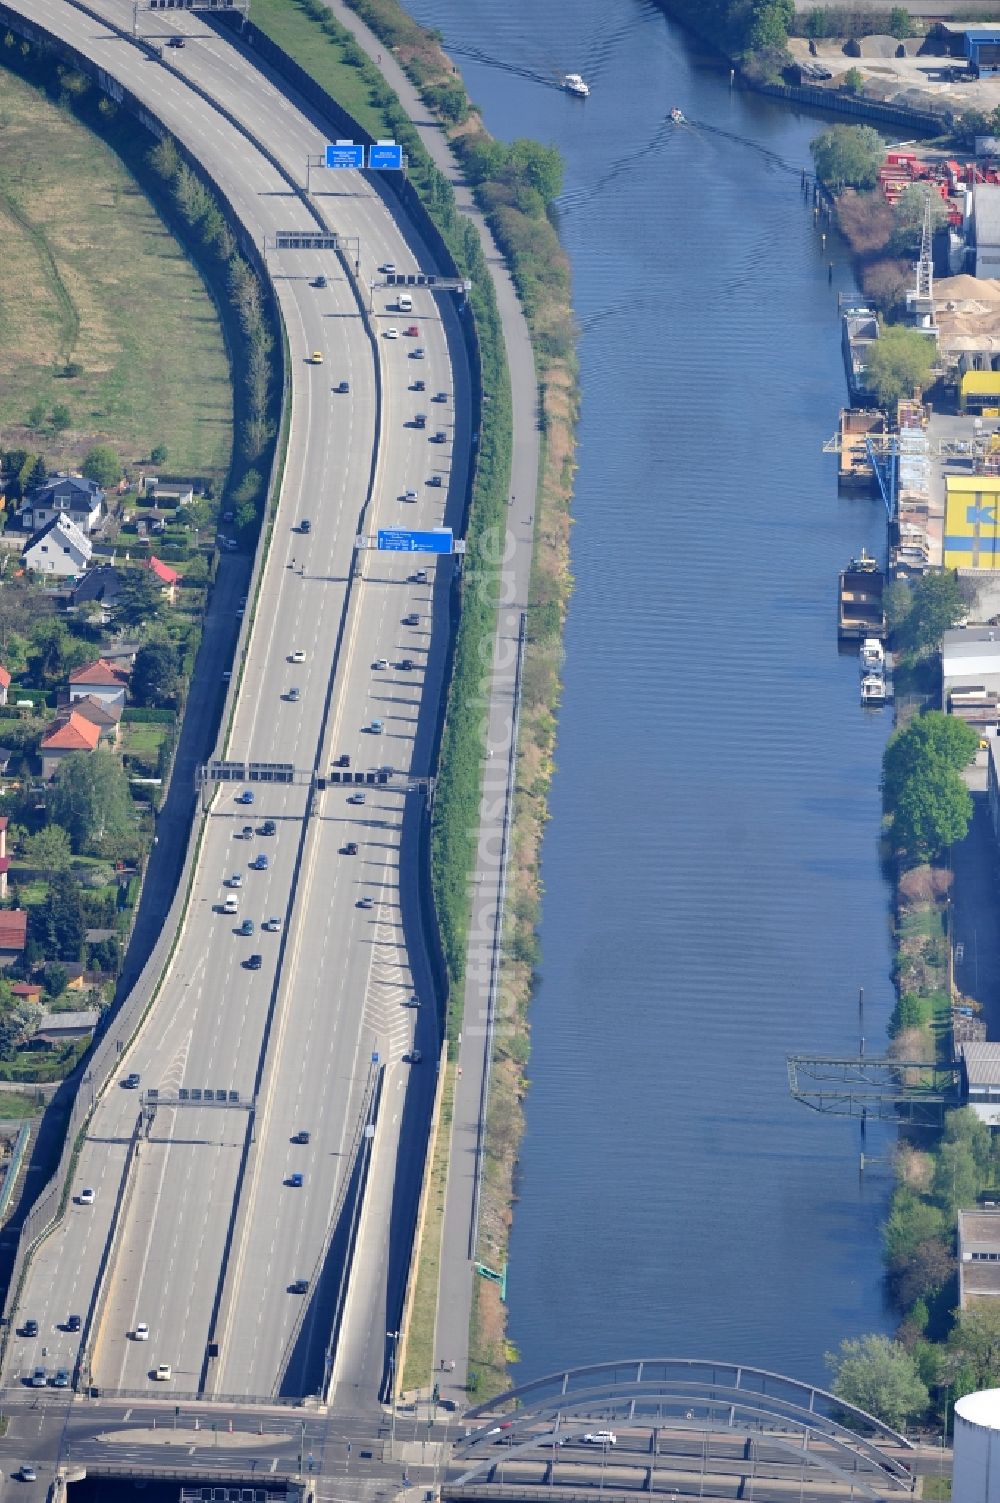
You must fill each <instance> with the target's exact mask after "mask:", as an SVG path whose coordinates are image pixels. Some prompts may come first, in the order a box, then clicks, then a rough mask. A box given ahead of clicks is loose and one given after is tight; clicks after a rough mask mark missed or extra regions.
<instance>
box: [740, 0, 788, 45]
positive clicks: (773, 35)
mask: <svg viewBox="0 0 1000 1503" xmlns="http://www.w3.org/2000/svg"><path fill="white" fill-rule="evenodd" d="M753 9H754V15H753V19H752V20H751V22H750V25H749V27H748V29H747V46H748V47H749V48H750V49H751V50H752V51H754V52H758V51H760V50H761V49H762V48H764V47H779V48H781V47H784V46H785V45H786V43H787V41H788V28H789V27H790V26H791V24H792V22H793V20H794V19H795V3H794V0H754V6H753Z"/></svg>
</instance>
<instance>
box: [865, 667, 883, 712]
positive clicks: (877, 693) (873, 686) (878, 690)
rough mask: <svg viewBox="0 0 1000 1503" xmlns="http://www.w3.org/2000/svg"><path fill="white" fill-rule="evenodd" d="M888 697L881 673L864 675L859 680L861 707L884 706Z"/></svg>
mask: <svg viewBox="0 0 1000 1503" xmlns="http://www.w3.org/2000/svg"><path fill="white" fill-rule="evenodd" d="M888 697H889V696H888V690H887V689H886V684H885V679H884V678H883V677H882V675H881V673H866V674H865V676H864V678H863V679H862V680H861V703H862V704H863V705H884V704H885V702H886V700H887V699H888Z"/></svg>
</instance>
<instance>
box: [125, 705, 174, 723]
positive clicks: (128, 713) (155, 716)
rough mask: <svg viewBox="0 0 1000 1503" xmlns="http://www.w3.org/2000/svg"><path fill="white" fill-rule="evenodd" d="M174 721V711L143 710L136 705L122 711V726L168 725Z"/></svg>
mask: <svg viewBox="0 0 1000 1503" xmlns="http://www.w3.org/2000/svg"><path fill="white" fill-rule="evenodd" d="M176 719H177V711H176V710H145V709H143V708H142V707H141V706H139V705H136V706H135V708H134V709H131V708H130V709H128V710H123V711H122V724H123V725H170V724H171V723H172V722H173V721H174V720H176Z"/></svg>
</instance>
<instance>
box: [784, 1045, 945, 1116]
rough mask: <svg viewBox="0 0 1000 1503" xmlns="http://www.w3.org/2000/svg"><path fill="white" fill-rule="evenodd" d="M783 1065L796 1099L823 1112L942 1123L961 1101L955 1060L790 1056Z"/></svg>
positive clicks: (833, 1114) (828, 1114)
mask: <svg viewBox="0 0 1000 1503" xmlns="http://www.w3.org/2000/svg"><path fill="white" fill-rule="evenodd" d="M786 1063H787V1068H788V1088H789V1090H790V1091H791V1093H792V1095H793V1096H794V1097H795V1100H796V1101H800V1102H801V1103H802V1104H803V1106H808V1107H811V1108H812V1109H813V1111H816V1112H822V1113H824V1114H826V1115H827V1116H833V1117H857V1118H860V1120H861V1121H862V1122H865V1121H872V1122H894V1123H897V1124H899V1125H901V1126H909V1127H940V1126H941V1125H942V1122H943V1120H944V1113H945V1112H946V1111H950V1110H951V1109H952V1108H953V1107H956V1106H959V1105H960V1104H961V1094H962V1093H961V1072H960V1070H959V1067H958V1065H957V1064H953V1065H940V1064H937V1063H935V1062H933V1061H929V1060H910V1059H865V1058H863V1057H861V1058H854V1059H850V1058H846V1057H840V1056H836V1055H827V1054H790V1055H789V1056H788V1058H787V1061H786Z"/></svg>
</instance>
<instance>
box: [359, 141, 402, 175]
mask: <svg viewBox="0 0 1000 1503" xmlns="http://www.w3.org/2000/svg"><path fill="white" fill-rule="evenodd" d="M368 166H369V167H370V168H371V169H372V171H373V172H402V170H403V148H402V147H401V146H399V145H397V143H396V142H395V141H376V142H375V145H374V146H369V148H368Z"/></svg>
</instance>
